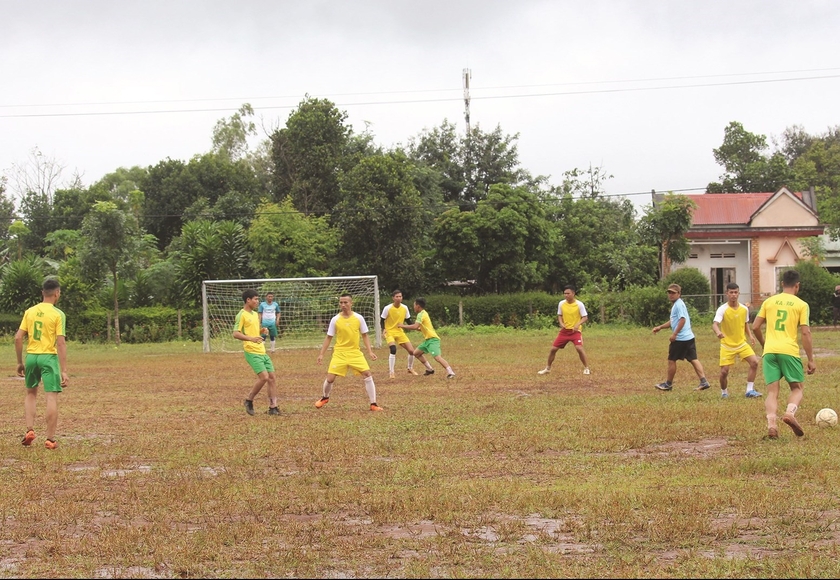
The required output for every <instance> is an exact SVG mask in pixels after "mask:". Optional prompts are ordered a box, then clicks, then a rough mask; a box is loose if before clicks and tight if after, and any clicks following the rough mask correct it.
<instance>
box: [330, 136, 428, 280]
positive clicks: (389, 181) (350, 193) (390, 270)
mask: <svg viewBox="0 0 840 580" xmlns="http://www.w3.org/2000/svg"><path fill="white" fill-rule="evenodd" d="M332 221H333V223H334V224H335V227H336V228H337V230H338V231H339V232H340V234H339V235H340V237H341V239H340V249H339V254H340V255H341V256H342V260H341V261H340V262H338V263H337V264H336V268H337V269H338V272H337V273H339V274H342V275H353V274H358V273H365V274H375V275H377V276H379V281H380V284H381V285H382V287H383V288H391V287H395V288H396V287H400V288H403V289H404V290H405V292H406V293H409V294H410V293H411V292H412V291H413V290H417V289H419V288H422V287H423V284H424V281H425V280H424V272H423V262H422V260H421V254H420V249H422V248H424V247H425V246H426V243H425V240H426V237H427V232H428V231H429V230H428V229H427V225H430V223H431V220H430V218H429V216H428V215H427V214H426V212H425V210H424V207H423V201H422V199H421V197H420V192H419V191H418V190H417V188H416V187H414V182H413V179H412V164H411V162H410V161H409V160H408V159H407V158H406V157H405V155H404V154H403V153H402V152H400V151H396V152H392V153H387V154H382V155H371V156H368V157H365V158H363V159H362V160H361V161H360V162H359V163H358V164H357V165H356V166H355V167H354V168H353V169H351V170H350V171H348V172H347V173H346V174H344V175H343V177H342V179H341V202H340V203H339V204H338V205H337V206H336V208H335V210H334V212H333V220H332Z"/></svg>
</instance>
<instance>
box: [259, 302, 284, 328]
mask: <svg viewBox="0 0 840 580" xmlns="http://www.w3.org/2000/svg"><path fill="white" fill-rule="evenodd" d="M258 312H259V313H260V314H261V315H262V316H261V317H260V318H261V319H262V323H263V325H265V324H276V323H277V313H278V312H280V305H279V304H277V303H276V302H272V303H271V304H269V303H268V302H265V301H263V302H260V308H259V310H258Z"/></svg>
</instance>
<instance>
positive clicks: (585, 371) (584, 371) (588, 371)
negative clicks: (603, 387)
mask: <svg viewBox="0 0 840 580" xmlns="http://www.w3.org/2000/svg"><path fill="white" fill-rule="evenodd" d="M583 374H585V375H591V374H592V373H591V372H590V370H589V367H586V368H585V369H583Z"/></svg>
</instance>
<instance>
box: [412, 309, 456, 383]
mask: <svg viewBox="0 0 840 580" xmlns="http://www.w3.org/2000/svg"><path fill="white" fill-rule="evenodd" d="M414 312H416V313H417V318H415V319H414V320H415V322H414V324H400V328H402V329H403V330H419V331H420V332H422V333H423V338H424V340H423V342H421V343H420V344H419V345H418V346H417V348H416V349H415V350H414V356H415V358H417V360H419V361H420V362H421V363H423V366H425V367H426V372H425V373H423V374H424V375H425V376H428V375H433V374H435V369H433V368H432V363H430V362H429V361H428V360H426V357H425V356H423V353H426V354H429V355H431V356H432V357H434V359H435V360H436V361H438V362H439V363H440V366H442V367H443V368H444V369H446V378H447V379H454V378H455V371H453V370H452V367H451V366H450V365H449V363H448V362H446V359H445V358H443V357H442V356H441V351H440V337H439V336H438V335H437V332H435V327H434V325H433V324H432V319H431V317H430V316H429V313H428V312H426V299H425V298H423V297H422V296H418V297H417V299H416V300H415V301H414Z"/></svg>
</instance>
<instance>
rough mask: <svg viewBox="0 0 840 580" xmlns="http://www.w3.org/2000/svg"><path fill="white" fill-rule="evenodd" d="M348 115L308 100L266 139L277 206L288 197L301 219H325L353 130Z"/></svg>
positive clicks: (334, 201) (335, 196)
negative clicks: (349, 124) (314, 217)
mask: <svg viewBox="0 0 840 580" xmlns="http://www.w3.org/2000/svg"><path fill="white" fill-rule="evenodd" d="M346 119H347V113H346V112H344V111H339V110H338V108H336V106H335V104H333V103H332V102H331V101H329V100H327V99H315V98H312V97H310V96H309V95H307V96H306V98H305V99H304V100H303V101H301V103H300V104H299V105H298V108H297V109H295V110H294V111H292V113H291V114H290V115H289V118H288V119H287V120H286V126H285V127H283V128H281V129H278V130H277V131H275V132H274V133H273V134H272V136H271V158H272V160H273V162H274V195H275V199H276V200H282V199H285V198H286V197H287V196H291V198H292V201H293V203H294V205H295V208H297V209H298V210H299V211H301V212H303V213H304V214H306V215H309V214H311V213H315V214H325V213H328V212H330V211H331V210H332V208H334V207H335V206H336V205H337V204H338V201H339V197H338V195H339V186H338V180H339V173H340V168H341V167H342V165H343V159H342V158H343V156H344V154H345V152H346V147H347V144H348V140H349V138H350V135H351V133H352V129H351V128H350V127H349V126H348V125H346Z"/></svg>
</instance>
